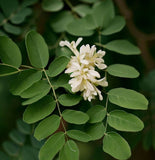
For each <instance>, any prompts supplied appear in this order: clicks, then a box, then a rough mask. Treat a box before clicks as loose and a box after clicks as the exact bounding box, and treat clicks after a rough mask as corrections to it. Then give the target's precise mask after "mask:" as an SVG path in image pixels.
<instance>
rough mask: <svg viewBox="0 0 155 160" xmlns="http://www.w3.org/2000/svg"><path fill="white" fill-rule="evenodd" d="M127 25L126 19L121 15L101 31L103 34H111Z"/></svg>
mask: <svg viewBox="0 0 155 160" xmlns="http://www.w3.org/2000/svg"><path fill="white" fill-rule="evenodd" d="M124 26H125V20H124V18H123V17H121V16H116V17H114V18H113V20H112V21H111V22H110V23H109V24H108V26H107V27H106V28H105V29H104V30H103V31H102V32H101V34H102V35H110V34H114V33H117V32H119V31H121V30H122V29H123V28H124Z"/></svg>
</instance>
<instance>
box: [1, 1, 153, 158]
mask: <svg viewBox="0 0 155 160" xmlns="http://www.w3.org/2000/svg"><path fill="white" fill-rule="evenodd" d="M71 2H72V4H73V5H74V4H76V3H77V2H76V1H74V0H72V1H71ZM114 2H115V4H116V12H118V13H120V14H122V15H123V16H124V17H125V18H126V20H127V27H125V28H124V29H123V31H121V32H120V33H118V34H115V35H114V36H112V37H110V39H113V38H118V37H119V38H120V37H121V38H122V37H125V38H126V37H128V39H130V40H131V41H133V42H135V43H137V44H138V46H139V47H140V49H141V51H142V55H141V56H139V57H138V56H136V57H134V56H132V57H128V58H126V57H125V58H124V57H122V56H120V55H113V57H109V56H108V55H107V56H106V62H107V64H108V63H112V62H113V63H116V62H119V63H126V64H130V65H133V66H135V67H136V68H137V69H138V70H139V71H140V73H141V76H140V77H139V78H138V79H136V80H126V79H125V80H124V79H123V80H121V79H114V80H111V81H112V82H111V84H112V85H113V86H116V85H117V86H118V85H119V84H121V86H124V87H127V88H131V89H135V90H138V91H140V92H142V93H144V94H145V96H146V97H147V98H148V99H149V101H150V106H149V109H148V111H143V112H134V113H135V114H138V115H139V116H140V117H141V118H142V119H143V121H144V122H145V129H144V131H142V132H141V133H134V134H133V133H130V134H128V133H126V134H123V136H124V137H125V138H126V139H127V140H128V142H129V144H130V145H131V147H132V149H133V151H132V157H131V158H130V159H131V160H154V159H155V112H154V111H155V98H154V97H155V72H154V68H155V60H154V58H155V0H147V1H146V0H127V1H125V0H114ZM124 2H125V3H124ZM66 8H68V6H66ZM34 10H35V12H36V13H38V12H39V21H38V19H36V21H35V25H36V27H37V30H38V31H39V32H40V33H42V34H44V35H45V37H46V29H45V28H46V27H47V26H48V23H47V21H48V18H49V14H48V13H44V12H43V11H41V8H40V6H39V5H38V4H36V5H35V6H34ZM13 38H14V37H13ZM19 39H20V38H19ZM53 41H54V40H53ZM103 41H104V38H103ZM22 44H23V42H21V44H20V45H22ZM25 61H26V58H25ZM11 81H12V76H10V77H4V78H2V77H0V144H1V143H2V142H4V141H5V140H7V139H8V133H9V132H10V131H11V130H12V129H13V128H15V127H16V120H17V119H18V118H22V113H23V111H24V109H25V108H24V107H23V106H21V101H22V100H21V99H20V98H19V97H15V96H12V95H11V94H10V92H9V84H10V83H11ZM149 88H151V90H149ZM78 145H79V149H80V153H81V159H80V160H103V159H105V160H112V159H113V158H111V157H110V156H108V155H106V154H105V153H103V151H102V144H101V141H97V142H92V143H88V144H84V143H79V144H78ZM0 146H1V145H0ZM0 149H1V147H0Z"/></svg>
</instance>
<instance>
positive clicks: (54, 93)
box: [43, 68, 67, 138]
mask: <svg viewBox="0 0 155 160" xmlns="http://www.w3.org/2000/svg"><path fill="white" fill-rule="evenodd" d="M43 72H44V73H45V76H46V79H47V81H48V83H49V85H50V87H51V89H52V91H53V95H54V98H55V101H56V104H57V109H58V112H59V115H60V118H61V124H62V126H63V129H64V132H65V135H66V133H67V131H66V127H65V125H64V123H63V117H62V113H61V110H60V105H59V102H58V98H57V95H56V92H55V89H54V87H53V85H52V84H51V82H50V79H49V77H48V75H47V72H46V70H45V69H44V68H43ZM66 138H67V136H66Z"/></svg>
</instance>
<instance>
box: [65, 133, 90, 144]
mask: <svg viewBox="0 0 155 160" xmlns="http://www.w3.org/2000/svg"><path fill="white" fill-rule="evenodd" d="M67 135H68V136H69V137H70V138H73V139H75V140H77V141H81V142H89V141H91V140H92V137H91V136H90V135H89V134H87V133H85V132H83V131H80V130H68V131H67Z"/></svg>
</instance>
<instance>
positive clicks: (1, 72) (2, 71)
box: [0, 64, 19, 77]
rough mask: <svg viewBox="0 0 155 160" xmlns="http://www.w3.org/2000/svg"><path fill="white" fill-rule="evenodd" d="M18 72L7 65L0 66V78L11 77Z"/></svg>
mask: <svg viewBox="0 0 155 160" xmlns="http://www.w3.org/2000/svg"><path fill="white" fill-rule="evenodd" d="M18 72H19V70H18V69H17V68H15V67H13V66H8V65H7V64H0V77H2V76H8V75H12V74H15V73H18Z"/></svg>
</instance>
